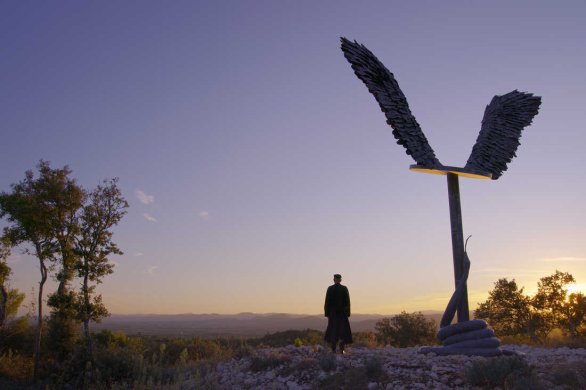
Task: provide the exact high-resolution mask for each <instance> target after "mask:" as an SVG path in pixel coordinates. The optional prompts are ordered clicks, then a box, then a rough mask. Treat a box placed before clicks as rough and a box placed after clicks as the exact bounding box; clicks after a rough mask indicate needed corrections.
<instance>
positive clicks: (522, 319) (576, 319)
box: [475, 271, 586, 343]
mask: <svg viewBox="0 0 586 390" xmlns="http://www.w3.org/2000/svg"><path fill="white" fill-rule="evenodd" d="M574 281H575V280H574V277H573V276H572V275H570V274H569V273H567V272H560V271H556V272H555V274H553V275H551V276H546V277H543V278H541V279H540V280H539V282H538V284H537V293H536V294H535V295H534V296H533V297H528V296H525V295H524V294H523V288H521V289H519V288H518V287H517V283H516V282H515V280H514V279H513V280H512V281H508V280H507V279H506V278H503V279H499V280H498V281H497V282H496V283H495V285H494V289H493V290H492V291H489V293H488V295H489V296H488V299H487V300H486V301H485V302H482V303H480V304H479V305H478V309H477V310H476V312H475V317H476V318H482V319H485V320H486V321H487V322H488V323H490V325H491V326H492V327H493V328H494V330H495V333H496V334H497V335H499V336H509V335H518V334H527V335H529V337H531V339H532V340H533V341H534V342H538V343H545V341H546V340H547V337H548V335H549V334H550V333H551V331H552V330H553V329H555V328H560V329H562V330H563V331H566V332H569V333H570V334H573V335H576V334H577V333H576V332H577V331H578V329H579V327H580V326H581V324H583V323H584V321H586V319H585V315H586V307H585V306H586V302H585V301H584V297H583V295H582V294H579V295H574V296H573V298H572V300H570V301H568V300H566V296H567V293H568V291H567V289H566V288H565V286H566V285H567V284H569V283H572V282H574Z"/></svg>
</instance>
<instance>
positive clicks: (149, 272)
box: [144, 265, 159, 275]
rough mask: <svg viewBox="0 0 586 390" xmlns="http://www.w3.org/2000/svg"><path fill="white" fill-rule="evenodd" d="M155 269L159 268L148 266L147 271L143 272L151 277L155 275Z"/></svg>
mask: <svg viewBox="0 0 586 390" xmlns="http://www.w3.org/2000/svg"><path fill="white" fill-rule="evenodd" d="M157 268H159V267H158V266H156V265H150V266H148V267H147V269H145V270H144V272H146V273H147V274H149V275H153V274H154V273H155V271H156V270H157Z"/></svg>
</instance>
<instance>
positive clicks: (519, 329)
mask: <svg viewBox="0 0 586 390" xmlns="http://www.w3.org/2000/svg"><path fill="white" fill-rule="evenodd" d="M474 314H475V317H476V318H480V319H484V320H486V321H487V322H488V323H490V325H491V326H492V327H493V329H494V330H495V332H496V334H497V335H499V336H510V335H516V334H520V333H523V332H525V331H526V329H527V324H528V321H529V319H530V318H531V307H530V299H529V298H528V297H527V296H525V295H524V294H523V288H521V289H519V288H518V287H517V283H516V282H515V279H513V280H511V281H509V280H507V279H506V278H503V279H499V280H498V281H496V282H495V284H494V289H493V290H492V291H490V292H489V293H488V299H487V300H486V301H485V302H483V303H480V304H479V305H478V308H477V309H476V311H475V313H474Z"/></svg>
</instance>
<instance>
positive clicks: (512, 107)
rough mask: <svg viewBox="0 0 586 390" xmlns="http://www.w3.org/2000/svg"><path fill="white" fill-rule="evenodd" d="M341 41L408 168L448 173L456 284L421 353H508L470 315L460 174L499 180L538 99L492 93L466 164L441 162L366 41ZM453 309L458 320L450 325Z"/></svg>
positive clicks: (527, 124)
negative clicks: (431, 342)
mask: <svg viewBox="0 0 586 390" xmlns="http://www.w3.org/2000/svg"><path fill="white" fill-rule="evenodd" d="M341 40H342V51H343V52H344V56H345V57H346V59H347V60H348V61H349V62H350V64H351V65H352V69H353V70H354V73H355V74H356V76H358V78H359V79H360V80H362V81H363V82H364V84H365V85H366V87H367V88H368V90H369V91H370V93H371V94H373V95H374V98H375V99H376V101H377V102H378V104H379V106H380V108H381V110H382V112H383V113H384V114H385V116H386V118H387V123H388V124H389V125H390V126H391V127H392V128H393V135H394V136H395V138H396V139H397V143H398V144H399V145H403V147H404V148H405V149H406V152H407V154H408V155H411V157H413V159H414V160H415V162H416V163H417V164H415V165H411V167H410V168H411V169H412V170H415V171H422V172H425V173H437V174H443V175H446V176H447V177H448V199H449V202H450V223H451V225H452V230H451V231H452V252H453V256H454V278H455V284H456V288H455V291H454V293H453V294H452V297H451V298H450V300H449V302H448V305H447V307H446V310H445V311H444V315H443V316H442V319H441V322H440V330H439V331H438V333H437V337H438V340H439V341H441V343H442V344H443V345H442V346H441V347H437V346H433V347H422V348H421V349H420V350H419V352H421V353H429V352H433V353H436V354H441V355H451V354H465V355H480V356H499V355H502V354H503V353H511V352H510V351H503V350H501V349H500V340H498V339H497V338H496V337H495V335H494V331H493V330H492V329H491V328H490V327H489V326H488V324H487V323H486V322H485V321H484V320H479V319H476V320H470V319H469V309H468V297H467V286H466V283H467V279H468V273H469V269H470V259H469V258H468V255H467V253H466V248H465V245H464V242H463V229H462V213H461V207H460V194H459V184H458V177H459V176H464V177H475V178H492V179H493V180H496V179H498V178H499V177H500V176H501V175H502V174H503V172H504V171H506V170H507V164H508V163H510V162H511V160H512V159H513V157H516V155H515V152H516V151H517V148H518V147H519V138H521V132H522V131H523V129H524V128H525V127H527V126H529V125H530V124H531V121H532V120H533V117H535V115H537V112H538V110H539V106H540V105H541V98H540V97H539V96H533V94H531V93H526V92H519V91H517V90H514V91H512V92H509V93H507V94H505V95H502V96H495V97H493V98H492V100H491V102H490V103H489V104H488V106H486V110H485V111H484V117H483V118H482V125H481V127H480V134H478V138H477V140H476V144H475V145H474V147H473V148H472V153H471V154H470V157H469V158H468V161H467V162H466V165H465V166H464V167H463V168H459V167H451V166H445V165H443V164H442V163H441V162H440V161H439V160H438V159H437V157H436V156H435V153H434V151H433V149H432V148H431V146H430V145H429V142H428V141H427V138H425V134H423V131H422V130H421V127H419V124H418V123H417V120H416V119H415V116H413V114H412V113H411V110H410V108H409V104H408V103H407V99H406V98H405V95H404V94H403V92H402V91H401V88H399V84H398V83H397V80H395V77H394V76H393V74H392V73H391V72H389V70H388V69H387V68H385V66H384V65H383V64H382V62H380V61H379V60H378V59H377V58H376V57H375V56H374V54H372V53H371V52H370V50H368V49H367V48H366V47H365V46H364V45H361V44H359V43H358V42H356V41H354V42H351V41H349V40H348V39H346V38H341ZM456 312H457V313H458V322H457V323H456V324H452V321H453V319H454V316H455V314H456Z"/></svg>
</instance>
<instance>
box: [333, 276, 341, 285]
mask: <svg viewBox="0 0 586 390" xmlns="http://www.w3.org/2000/svg"><path fill="white" fill-rule="evenodd" d="M341 282H342V275H340V274H334V283H341Z"/></svg>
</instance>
